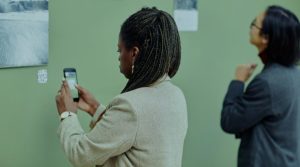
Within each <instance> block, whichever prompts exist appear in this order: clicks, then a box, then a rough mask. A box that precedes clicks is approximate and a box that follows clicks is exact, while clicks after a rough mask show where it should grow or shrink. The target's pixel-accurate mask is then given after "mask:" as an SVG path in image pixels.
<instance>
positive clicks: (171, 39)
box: [120, 7, 181, 93]
mask: <svg viewBox="0 0 300 167" xmlns="http://www.w3.org/2000/svg"><path fill="white" fill-rule="evenodd" d="M120 39H121V40H122V41H123V42H124V44H125V47H126V48H127V49H130V48H132V47H138V48H139V55H138V56H137V58H136V59H135V62H134V70H133V73H132V75H131V76H130V77H129V80H128V82H127V84H126V86H125V87H124V89H123V91H122V93H124V92H128V91H131V90H134V89H137V88H140V87H145V86H148V85H150V84H152V83H154V82H155V81H157V80H158V79H159V78H161V77H162V76H164V75H165V74H166V73H167V74H168V75H169V76H170V77H173V76H174V75H175V74H176V72H177V70H178V68H179V65H180V58H181V46H180V37H179V33H178V29H177V26H176V23H175V21H174V19H173V18H172V16H171V15H170V14H168V13H166V12H164V11H162V10H158V9H157V8H155V7H153V8H142V9H141V10H140V11H138V12H136V13H134V14H133V15H131V16H130V17H129V18H128V19H127V20H125V22H124V23H123V24H122V26H121V30H120Z"/></svg>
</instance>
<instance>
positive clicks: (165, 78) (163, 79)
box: [149, 74, 171, 87]
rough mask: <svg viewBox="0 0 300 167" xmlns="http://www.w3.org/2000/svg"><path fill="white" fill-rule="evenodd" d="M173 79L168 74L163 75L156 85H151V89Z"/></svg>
mask: <svg viewBox="0 0 300 167" xmlns="http://www.w3.org/2000/svg"><path fill="white" fill-rule="evenodd" d="M170 80H171V78H170V77H169V75H168V74H165V75H163V76H162V77H161V78H159V79H158V80H157V81H155V82H154V83H152V84H150V85H149V87H152V86H155V85H158V84H160V83H162V82H164V81H170Z"/></svg>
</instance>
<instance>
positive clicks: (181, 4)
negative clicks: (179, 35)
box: [174, 0, 198, 31]
mask: <svg viewBox="0 0 300 167" xmlns="http://www.w3.org/2000/svg"><path fill="white" fill-rule="evenodd" d="M174 6H175V10H174V19H175V21H176V24H177V27H178V30H179V31H198V10H197V0H174Z"/></svg>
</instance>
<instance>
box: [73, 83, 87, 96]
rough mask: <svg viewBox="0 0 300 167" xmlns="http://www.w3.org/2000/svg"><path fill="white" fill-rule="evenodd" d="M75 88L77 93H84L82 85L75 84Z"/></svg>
mask: <svg viewBox="0 0 300 167" xmlns="http://www.w3.org/2000/svg"><path fill="white" fill-rule="evenodd" d="M75 88H76V89H77V90H78V93H79V94H84V93H85V89H84V88H83V87H81V86H80V85H78V84H76V85H75Z"/></svg>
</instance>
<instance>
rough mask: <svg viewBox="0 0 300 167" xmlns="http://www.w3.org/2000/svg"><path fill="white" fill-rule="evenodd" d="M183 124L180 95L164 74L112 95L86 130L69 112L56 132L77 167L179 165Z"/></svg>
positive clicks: (184, 126) (182, 140)
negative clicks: (142, 84) (102, 113)
mask: <svg viewBox="0 0 300 167" xmlns="http://www.w3.org/2000/svg"><path fill="white" fill-rule="evenodd" d="M103 111H104V108H101V109H99V110H98V112H97V113H98V114H97V115H100V114H99V113H101V112H103ZM94 120H95V118H94ZM187 126H188V124H187V106H186V101H185V98H184V95H183V94H182V92H181V90H180V89H179V88H178V87H176V86H174V85H173V84H172V83H171V82H170V78H169V77H165V78H163V79H162V80H159V81H158V82H157V83H155V84H154V85H151V86H150V87H144V88H139V89H136V90H133V91H130V92H127V93H123V94H120V95H118V96H117V97H115V98H114V99H113V100H112V102H111V103H110V104H109V105H108V106H107V108H106V111H105V114H104V115H103V117H102V119H101V120H100V121H99V122H97V124H96V126H95V127H94V128H93V129H92V130H91V131H90V132H88V133H85V132H84V131H83V130H82V127H81V125H80V123H79V121H78V118H77V116H71V117H68V118H66V119H65V120H64V121H62V123H61V124H60V126H59V129H58V135H59V137H60V141H61V144H62V146H63V149H64V151H65V154H66V156H67V157H68V158H69V161H70V162H71V163H72V164H73V166H76V167H94V166H96V165H98V166H103V167H180V166H181V160H182V153H183V144H184V139H185V136H186V132H187Z"/></svg>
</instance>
